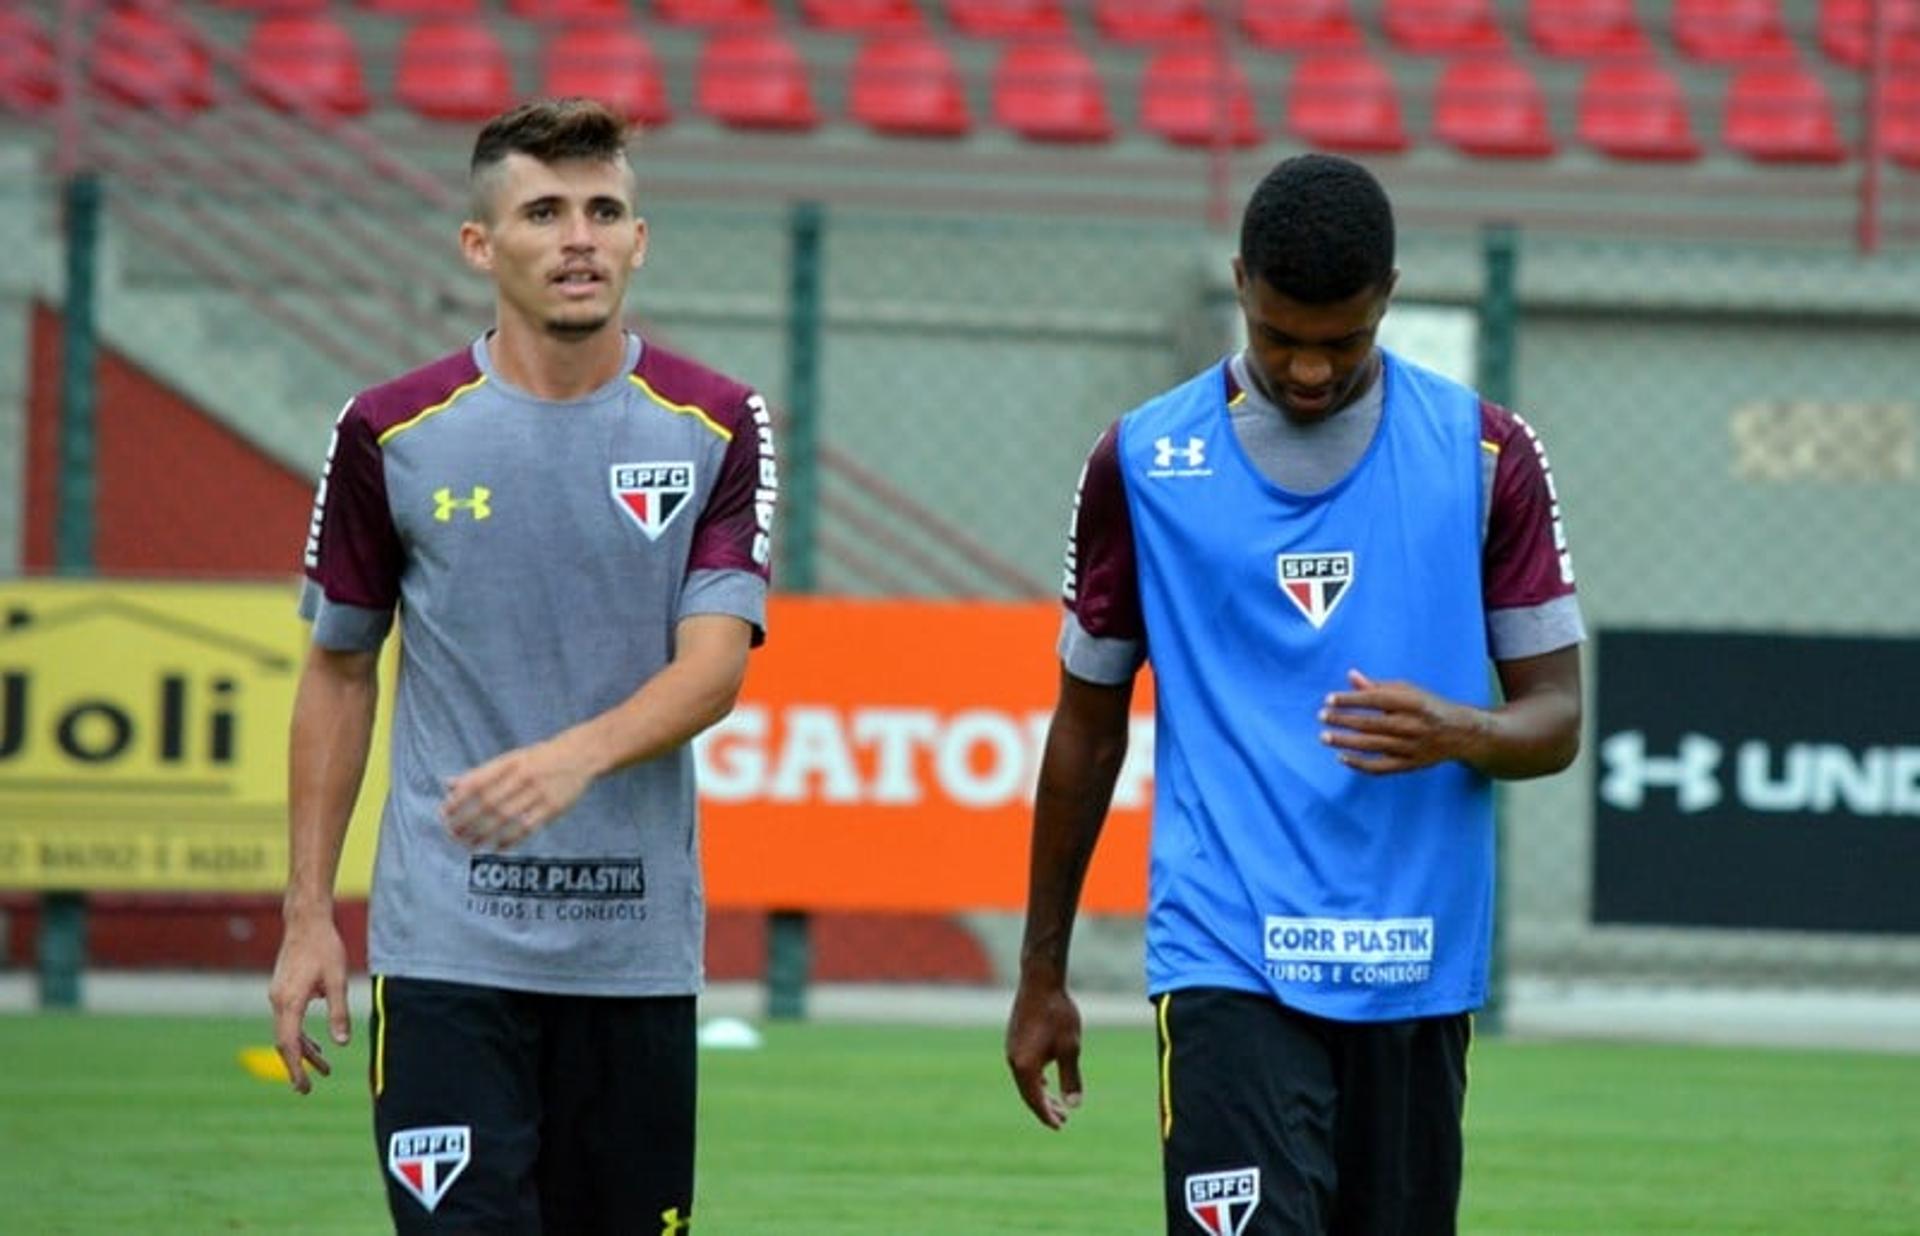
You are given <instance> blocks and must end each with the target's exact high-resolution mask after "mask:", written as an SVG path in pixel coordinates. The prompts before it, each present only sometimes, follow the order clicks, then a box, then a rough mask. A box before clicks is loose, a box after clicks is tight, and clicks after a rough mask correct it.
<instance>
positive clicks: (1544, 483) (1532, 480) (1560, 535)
mask: <svg viewBox="0 0 1920 1236" xmlns="http://www.w3.org/2000/svg"><path fill="white" fill-rule="evenodd" d="M1480 436H1481V439H1482V440H1483V441H1484V442H1486V443H1487V444H1488V445H1489V446H1491V447H1493V448H1494V449H1496V450H1497V451H1498V452H1499V454H1498V457H1497V461H1496V463H1495V465H1494V471H1493V493H1492V496H1491V499H1490V503H1489V508H1488V512H1487V537H1486V546H1485V549H1484V551H1483V558H1482V566H1481V573H1482V576H1483V579H1484V583H1483V585H1482V587H1483V591H1484V595H1485V599H1486V607H1487V608H1488V609H1489V610H1496V609H1517V608H1523V607H1526V606H1530V605H1539V604H1541V603H1543V602H1546V601H1551V600H1554V599H1556V598H1558V597H1564V596H1570V595H1571V594H1572V593H1573V557H1572V555H1571V554H1570V553H1569V552H1568V550H1567V532H1566V525H1565V524H1564V523H1563V522H1562V521H1561V518H1560V499H1559V497H1558V496H1557V495H1556V494H1555V493H1554V488H1553V469H1552V468H1551V467H1550V466H1549V465H1548V463H1547V450H1546V447H1545V446H1544V445H1543V444H1542V443H1541V441H1540V437H1539V435H1538V434H1536V433H1534V431H1533V427H1532V426H1531V425H1529V424H1527V423H1526V422H1525V421H1523V420H1521V419H1520V418H1519V417H1518V416H1516V415H1515V414H1513V413H1512V412H1509V411H1507V410H1506V409H1505V408H1503V407H1500V406H1499V405H1498V404H1493V403H1487V402H1485V401H1482V402H1481V404H1480Z"/></svg>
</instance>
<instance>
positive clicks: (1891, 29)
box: [1817, 0, 1920, 69]
mask: <svg viewBox="0 0 1920 1236" xmlns="http://www.w3.org/2000/svg"><path fill="white" fill-rule="evenodd" d="M1875 3H1876V0H1821V3H1820V14H1819V18H1818V25H1817V31H1818V37H1819V40H1820V48H1821V50H1822V51H1824V52H1825V53H1826V54H1827V56H1828V57H1829V58H1830V59H1831V60H1832V61H1833V62H1834V63H1835V64H1840V65H1844V66H1846V67H1847V68H1849V69H1864V68H1866V67H1867V64H1868V61H1869V60H1870V59H1871V56H1870V49H1871V48H1872V46H1873V10H1874V4H1875ZM1878 3H1879V4H1880V6H1881V12H1882V16H1881V19H1880V20H1881V21H1882V22H1884V23H1885V25H1886V34H1887V48H1888V55H1887V60H1888V62H1889V63H1890V64H1893V65H1902V66H1913V65H1916V64H1920V0H1878Z"/></svg>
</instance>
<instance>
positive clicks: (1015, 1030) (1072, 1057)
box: [1007, 983, 1083, 1129]
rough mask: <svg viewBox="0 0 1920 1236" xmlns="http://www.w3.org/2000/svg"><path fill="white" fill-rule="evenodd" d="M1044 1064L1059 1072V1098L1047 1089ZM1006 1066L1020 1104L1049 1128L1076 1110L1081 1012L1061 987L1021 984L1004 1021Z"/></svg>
mask: <svg viewBox="0 0 1920 1236" xmlns="http://www.w3.org/2000/svg"><path fill="white" fill-rule="evenodd" d="M1049 1064H1053V1065H1056V1066H1057V1069H1058V1073H1059V1081H1060V1090H1059V1093H1058V1094H1055V1093H1054V1092H1053V1091H1051V1090H1049V1089H1047V1065H1049ZM1007 1067H1008V1068H1009V1069H1011V1070H1013V1085H1014V1088H1015V1089H1017V1090H1018V1091H1019V1092H1020V1098H1021V1100H1022V1101H1023V1102H1025V1103H1026V1105H1027V1108H1028V1109H1029V1110H1030V1111H1032V1112H1033V1114H1034V1117H1035V1119H1037V1120H1039V1121H1040V1123H1041V1124H1044V1125H1046V1126H1047V1127H1048V1128H1049V1129H1058V1128H1061V1127H1063V1126H1064V1125H1065V1124H1066V1123H1067V1115H1068V1113H1070V1112H1071V1111H1072V1110H1073V1109H1074V1108H1076V1107H1079V1106H1080V1100H1081V1097H1082V1095H1083V1088H1082V1086H1081V1083H1080V1009H1079V1006H1078V1005H1076V1004H1074V1002H1073V997H1072V996H1069V995H1068V994H1067V992H1066V989H1065V988H1064V987H1054V986H1046V987H1030V986H1029V985H1028V984H1026V983H1022V984H1021V985H1020V989H1019V991H1017V992H1016V993H1015V994H1014V997H1013V1013H1012V1015H1011V1016H1009V1017H1008V1019H1007Z"/></svg>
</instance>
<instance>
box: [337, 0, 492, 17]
mask: <svg viewBox="0 0 1920 1236" xmlns="http://www.w3.org/2000/svg"><path fill="white" fill-rule="evenodd" d="M360 7H361V8H363V9H365V10H366V11H367V12H369V13H379V14H381V15H382V16H385V17H471V16H473V15H474V14H475V13H478V12H479V11H480V0H360Z"/></svg>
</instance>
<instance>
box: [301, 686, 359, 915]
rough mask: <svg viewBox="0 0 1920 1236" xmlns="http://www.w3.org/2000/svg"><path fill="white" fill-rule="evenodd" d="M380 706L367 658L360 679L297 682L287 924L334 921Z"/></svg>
mask: <svg viewBox="0 0 1920 1236" xmlns="http://www.w3.org/2000/svg"><path fill="white" fill-rule="evenodd" d="M378 699H379V685H378V682H377V680H376V679H375V677H374V676H373V673H372V671H371V655H370V654H369V658H368V661H367V663H366V672H365V673H354V674H340V673H331V672H326V671H324V670H316V669H314V668H312V667H310V668H309V670H308V672H307V673H306V674H305V675H303V676H302V678H301V681H300V690H299V694H298V696H297V697H296V698H295V701H294V706H293V730H292V740H291V744H290V750H289V752H288V761H287V766H288V786H287V803H288V848H289V854H290V858H289V863H288V873H287V888H286V895H285V899H284V903H283V906H282V913H283V915H284V916H285V917H286V918H287V919H288V920H289V921H292V920H294V919H299V918H307V917H316V916H324V917H326V918H328V919H331V917H332V914H333V889H334V880H335V878H336V877H337V875H338V873H339V870H340V851H341V848H342V847H343V846H344V845H345V843H346V837H347V825H348V823H349V822H350V821H351V820H352V818H353V804H354V801H355V799H357V798H358V797H359V794H360V783H361V781H362V779H363V778H364V777H365V775H366V770H367V754H368V751H369V749H370V748H371V746H372V743H373V721H374V711H375V706H376V704H377V703H378Z"/></svg>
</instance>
